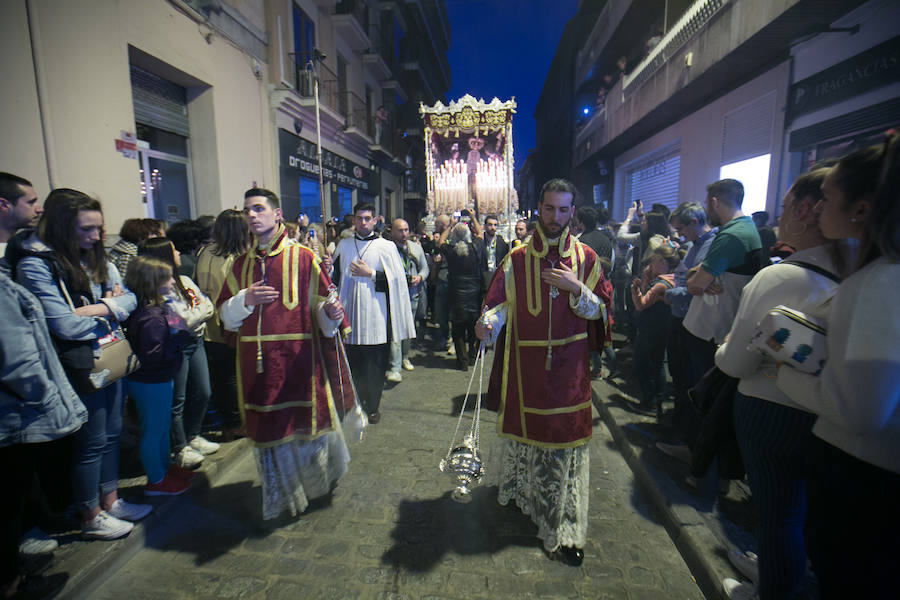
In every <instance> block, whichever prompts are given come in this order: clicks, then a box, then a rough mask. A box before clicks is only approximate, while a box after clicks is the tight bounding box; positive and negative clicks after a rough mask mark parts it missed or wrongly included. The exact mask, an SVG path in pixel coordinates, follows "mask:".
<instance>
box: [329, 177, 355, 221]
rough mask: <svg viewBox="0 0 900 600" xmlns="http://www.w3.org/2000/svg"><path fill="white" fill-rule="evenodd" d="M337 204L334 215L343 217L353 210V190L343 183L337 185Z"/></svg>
mask: <svg viewBox="0 0 900 600" xmlns="http://www.w3.org/2000/svg"><path fill="white" fill-rule="evenodd" d="M336 200H337V206H335V207H333V212H334V216H336V217H343V216H344V215H349V214H350V213H351V212H352V211H353V190H352V189H351V188H348V187H344V186H342V185H339V186H337V198H336Z"/></svg>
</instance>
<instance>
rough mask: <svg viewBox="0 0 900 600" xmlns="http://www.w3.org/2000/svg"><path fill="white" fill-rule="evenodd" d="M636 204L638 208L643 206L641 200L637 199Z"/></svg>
mask: <svg viewBox="0 0 900 600" xmlns="http://www.w3.org/2000/svg"><path fill="white" fill-rule="evenodd" d="M634 204H635V205H636V206H637V207H638V208H640V207H641V201H640V200H635V201H634Z"/></svg>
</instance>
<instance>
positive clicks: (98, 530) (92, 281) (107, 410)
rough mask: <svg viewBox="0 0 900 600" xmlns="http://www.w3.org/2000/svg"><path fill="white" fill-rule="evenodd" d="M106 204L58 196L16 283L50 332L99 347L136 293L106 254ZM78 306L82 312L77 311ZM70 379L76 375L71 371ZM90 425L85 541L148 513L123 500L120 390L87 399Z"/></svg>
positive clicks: (81, 500) (27, 245)
mask: <svg viewBox="0 0 900 600" xmlns="http://www.w3.org/2000/svg"><path fill="white" fill-rule="evenodd" d="M102 238H103V212H102V209H101V206H100V202H99V201H98V200H95V199H93V198H90V197H89V196H87V195H85V194H83V193H82V192H78V191H75V190H70V189H57V190H53V191H52V192H51V193H50V195H49V196H48V197H47V200H46V202H45V211H44V215H43V217H42V220H41V223H40V226H39V231H38V233H37V235H32V236H30V237H29V238H28V239H26V240H25V241H24V242H23V243H22V252H23V254H24V256H22V257H21V258H19V260H18V261H17V262H16V265H15V270H16V279H17V280H18V281H19V282H20V283H21V284H22V285H24V286H25V287H27V288H28V289H29V290H31V292H32V293H34V294H35V295H36V296H37V297H38V299H39V300H40V301H41V304H42V305H43V308H44V312H45V313H46V317H47V325H48V327H49V329H50V333H52V334H53V336H54V337H55V338H56V339H57V340H60V341H61V342H62V343H63V344H65V342H66V341H95V340H98V339H99V338H101V337H103V336H104V335H106V334H107V333H109V332H110V330H111V325H110V321H111V320H113V319H115V320H117V321H123V320H125V319H126V318H127V317H128V315H129V313H131V311H132V310H134V308H135V305H136V300H135V297H134V294H132V293H131V292H130V291H128V290H127V289H125V287H124V286H123V285H122V278H121V277H120V275H119V272H118V270H117V269H116V267H115V266H114V265H113V264H112V263H110V262H109V261H108V260H107V259H106V255H105V253H104V250H103V239H102ZM76 306H77V308H76ZM70 376H71V373H70ZM81 400H82V402H84V405H85V406H86V407H87V410H88V421H87V423H86V424H85V426H84V427H82V428H81V429H80V430H79V432H78V434H77V435H76V450H75V465H74V492H75V502H76V506H77V508H78V509H79V511H80V512H81V531H82V535H83V536H84V537H87V538H96V539H116V538H119V537H122V536H124V535H126V534H128V532H129V531H131V529H132V527H133V525H132V523H130V522H129V521H134V520H137V519H140V518H142V517H144V516H146V515H147V513H149V512H150V510H151V507H150V506H149V505H135V504H129V503H127V502H125V501H124V500H122V499H120V498H119V497H118V494H117V489H118V471H119V434H120V433H121V431H122V395H121V384H120V382H116V383H114V384H112V385H109V386H107V387H105V388H103V389H101V390H98V391H96V392H93V393H90V394H86V395H83V396H82V397H81Z"/></svg>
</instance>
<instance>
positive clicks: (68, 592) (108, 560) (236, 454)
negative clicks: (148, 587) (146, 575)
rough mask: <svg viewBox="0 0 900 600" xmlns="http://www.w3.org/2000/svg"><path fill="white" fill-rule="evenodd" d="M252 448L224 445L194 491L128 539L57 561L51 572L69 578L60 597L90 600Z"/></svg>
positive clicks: (158, 510)
mask: <svg viewBox="0 0 900 600" xmlns="http://www.w3.org/2000/svg"><path fill="white" fill-rule="evenodd" d="M250 447H251V445H250V441H249V440H247V439H246V438H243V439H239V440H236V441H234V442H230V443H227V444H222V447H221V448H220V449H219V451H218V452H217V453H216V454H215V455H210V456H208V457H207V459H206V460H204V461H203V467H202V469H198V470H197V475H198V476H197V477H195V478H194V482H193V485H192V486H191V490H190V491H188V492H187V493H185V494H182V495H180V496H168V497H163V498H164V500H163V501H162V502H161V503H159V504H155V505H154V508H153V512H152V513H151V514H150V515H149V516H148V517H147V518H145V519H143V520H141V521H139V522H137V523H135V524H134V529H133V530H132V531H131V533H130V534H128V535H127V536H126V537H124V538H122V539H120V540H116V541H113V542H103V541H94V542H87V543H83V546H81V547H80V548H76V549H75V550H74V551H73V552H71V553H70V554H69V555H68V556H66V557H65V558H63V559H62V560H59V561H54V562H53V565H52V567H51V569H50V571H51V572H60V573H68V574H69V580H68V581H67V582H66V586H65V587H64V588H63V590H62V591H61V592H60V593H59V595H58V596H56V597H57V598H59V599H60V600H75V599H79V598H90V597H91V595H92V594H93V592H94V591H95V590H96V589H97V588H98V587H100V586H101V585H102V584H103V582H104V580H105V578H106V577H107V576H109V575H110V574H111V573H115V572H116V571H118V570H119V569H120V568H122V567H123V566H124V565H125V563H127V562H128V561H129V560H131V559H132V558H134V556H135V555H136V554H137V553H138V552H140V551H141V550H142V549H143V548H144V547H145V545H146V542H147V539H148V538H149V537H152V536H154V535H155V534H156V533H157V532H160V531H164V530H165V528H166V523H167V522H168V521H169V520H170V519H171V518H172V517H173V516H175V515H177V514H178V507H179V506H180V505H181V504H182V502H183V501H184V500H185V499H186V498H189V497H190V496H191V495H192V494H194V493H196V492H198V491H203V490H206V489H208V488H211V487H213V486H214V485H215V484H216V482H217V481H218V480H219V479H221V478H222V476H223V475H224V474H225V472H227V471H228V470H229V468H230V467H231V466H232V465H234V464H235V463H236V462H237V461H238V460H239V459H240V458H241V457H242V456H243V455H244V453H245V451H246V450H247V449H249V448H250ZM129 481H132V480H129Z"/></svg>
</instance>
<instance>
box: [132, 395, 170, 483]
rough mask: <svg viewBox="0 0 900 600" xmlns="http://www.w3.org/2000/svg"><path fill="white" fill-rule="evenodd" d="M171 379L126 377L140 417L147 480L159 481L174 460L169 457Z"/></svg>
mask: <svg viewBox="0 0 900 600" xmlns="http://www.w3.org/2000/svg"><path fill="white" fill-rule="evenodd" d="M172 388H173V384H172V382H171V381H166V382H163V383H140V382H137V381H131V380H130V379H126V380H125V389H126V390H127V391H128V395H129V396H131V398H132V399H133V400H134V404H135V406H136V407H137V412H138V417H140V419H141V442H140V445H139V452H140V455H141V465H143V467H144V471H145V472H146V473H147V481H148V482H150V483H159V482H160V481H162V478H163V477H165V475H166V471H167V470H168V469H169V465H170V464H172V460H171V459H170V458H169V426H170V424H171V422H172Z"/></svg>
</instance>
